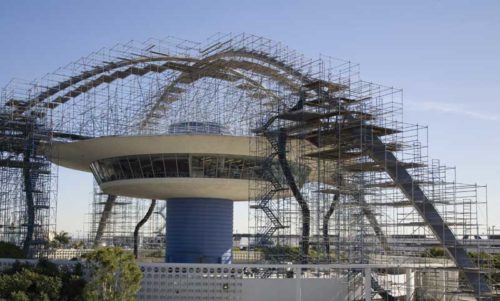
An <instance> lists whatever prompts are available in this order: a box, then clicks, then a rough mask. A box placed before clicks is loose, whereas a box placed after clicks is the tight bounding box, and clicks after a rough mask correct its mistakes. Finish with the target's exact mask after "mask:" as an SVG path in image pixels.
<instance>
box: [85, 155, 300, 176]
mask: <svg viewBox="0 0 500 301" xmlns="http://www.w3.org/2000/svg"><path fill="white" fill-rule="evenodd" d="M262 164H263V161H262V159H259V158H254V157H239V156H222V155H221V156H215V155H193V156H189V155H179V154H166V155H164V154H154V155H137V156H127V157H120V158H111V159H103V160H98V161H96V162H93V163H92V164H91V165H90V169H91V171H92V172H93V173H94V177H95V178H96V180H97V182H99V183H103V182H107V181H115V180H120V179H140V178H153V177H156V178H163V177H190V176H191V177H194V178H227V179H259V178H261V179H262V178H263V177H264V174H263V173H262ZM293 167H296V166H295V165H293V166H292V168H293ZM272 169H273V173H274V174H275V175H276V176H277V177H278V178H280V177H282V175H281V171H280V168H279V165H277V162H274V163H273V164H272ZM293 170H296V168H295V169H293ZM294 174H295V172H294Z"/></svg>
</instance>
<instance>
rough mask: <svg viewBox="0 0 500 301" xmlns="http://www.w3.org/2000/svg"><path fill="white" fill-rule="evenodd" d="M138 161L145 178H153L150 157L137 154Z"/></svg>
mask: <svg viewBox="0 0 500 301" xmlns="http://www.w3.org/2000/svg"><path fill="white" fill-rule="evenodd" d="M139 162H140V164H141V168H142V174H143V176H144V177H145V178H154V173H153V164H152V163H151V158H150V157H149V156H148V155H146V156H139Z"/></svg>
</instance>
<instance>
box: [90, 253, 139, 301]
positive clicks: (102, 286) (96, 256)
mask: <svg viewBox="0 0 500 301" xmlns="http://www.w3.org/2000/svg"><path fill="white" fill-rule="evenodd" d="M84 258H86V259H87V262H86V267H87V268H88V269H89V272H90V275H91V280H90V281H89V283H88V284H87V285H86V287H85V292H84V295H85V300H88V301H98V300H108V301H131V300H136V298H135V294H136V293H137V291H139V289H140V283H141V279H142V272H141V270H140V269H139V267H138V266H137V264H136V262H135V258H134V256H133V255H132V253H130V252H125V251H124V250H122V249H121V248H116V247H105V248H99V249H97V250H94V251H93V252H90V253H87V254H85V255H84Z"/></svg>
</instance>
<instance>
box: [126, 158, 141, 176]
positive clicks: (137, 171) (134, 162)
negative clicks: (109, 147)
mask: <svg viewBox="0 0 500 301" xmlns="http://www.w3.org/2000/svg"><path fill="white" fill-rule="evenodd" d="M128 163H129V164H130V168H132V173H133V175H134V178H142V177H143V176H142V170H141V165H140V164H139V159H138V158H137V157H136V156H131V157H129V158H128Z"/></svg>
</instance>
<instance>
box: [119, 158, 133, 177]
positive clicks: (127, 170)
mask: <svg viewBox="0 0 500 301" xmlns="http://www.w3.org/2000/svg"><path fill="white" fill-rule="evenodd" d="M120 167H121V169H122V171H123V175H124V179H132V178H133V177H134V175H133V173H132V168H131V167H130V164H129V163H128V159H127V158H120Z"/></svg>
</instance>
